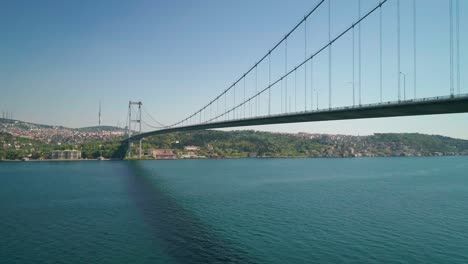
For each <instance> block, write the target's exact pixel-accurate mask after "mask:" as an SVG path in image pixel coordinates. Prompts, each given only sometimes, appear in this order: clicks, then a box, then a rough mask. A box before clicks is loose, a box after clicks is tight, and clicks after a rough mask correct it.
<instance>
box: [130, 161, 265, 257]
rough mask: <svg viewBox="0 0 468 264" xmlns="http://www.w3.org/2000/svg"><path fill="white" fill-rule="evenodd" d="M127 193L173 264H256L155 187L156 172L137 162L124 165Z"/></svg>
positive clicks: (243, 252)
mask: <svg viewBox="0 0 468 264" xmlns="http://www.w3.org/2000/svg"><path fill="white" fill-rule="evenodd" d="M127 167H128V172H127V174H128V175H127V176H128V177H127V181H128V190H129V193H130V196H131V197H132V199H133V200H134V202H135V204H136V206H137V207H138V209H139V211H140V212H141V214H142V216H143V218H144V221H145V222H146V223H147V224H148V225H149V226H150V227H151V229H152V233H153V235H154V237H155V238H156V239H157V240H158V241H160V242H161V244H160V245H159V246H162V247H163V248H162V249H163V251H164V252H165V253H166V254H168V255H169V256H170V257H171V258H172V259H174V260H175V262H177V263H258V261H255V260H254V259H252V257H251V256H250V257H249V256H248V255H247V253H246V252H245V251H243V250H241V249H239V248H238V246H237V247H236V245H235V244H234V243H232V242H229V241H227V240H226V239H223V238H222V237H220V236H219V235H218V234H216V232H214V231H212V230H210V227H209V226H207V225H205V224H203V223H202V222H201V221H200V220H199V219H197V217H195V216H194V215H193V214H191V213H190V212H189V211H188V210H186V209H184V208H182V206H181V205H179V204H178V203H177V201H176V200H174V199H173V198H172V197H170V195H169V194H168V193H165V191H164V190H162V189H160V188H158V186H157V179H150V176H156V177H157V173H154V174H153V172H152V171H148V170H145V169H144V168H143V165H142V163H141V161H129V162H128V166H127Z"/></svg>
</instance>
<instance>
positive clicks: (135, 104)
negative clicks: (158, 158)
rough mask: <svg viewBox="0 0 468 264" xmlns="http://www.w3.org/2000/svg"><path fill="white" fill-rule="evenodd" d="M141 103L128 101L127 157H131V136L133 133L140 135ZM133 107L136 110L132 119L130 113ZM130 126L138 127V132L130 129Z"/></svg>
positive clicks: (139, 154) (139, 155)
mask: <svg viewBox="0 0 468 264" xmlns="http://www.w3.org/2000/svg"><path fill="white" fill-rule="evenodd" d="M142 105H143V104H142V102H141V101H138V102H133V101H128V127H127V129H128V131H127V135H128V151H127V155H128V157H131V156H132V153H131V151H132V148H131V144H132V142H131V140H130V138H131V137H132V136H133V135H132V134H133V133H134V132H135V133H138V134H141V106H142ZM134 107H137V109H136V116H135V117H134V118H133V119H132V112H133V110H134V109H133V108H134ZM132 124H136V126H138V131H136V128H135V129H132ZM138 157H139V158H141V139H140V140H139V153H138Z"/></svg>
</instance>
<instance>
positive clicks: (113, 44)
mask: <svg viewBox="0 0 468 264" xmlns="http://www.w3.org/2000/svg"><path fill="white" fill-rule="evenodd" d="M317 2H318V1H305V0H304V1H303V0H301V1H297V2H295V3H294V4H291V3H289V2H287V1H266V0H261V1H254V2H252V1H237V2H220V1H215V0H209V1H203V2H195V3H194V2H192V1H188V0H177V1H141V2H132V1H110V0H104V1H80V2H72V1H68V2H67V1H53V0H46V1H40V2H36V1H24V2H18V1H7V2H6V4H5V5H4V7H3V8H2V11H0V14H1V16H0V32H2V33H0V34H2V39H4V40H6V41H4V42H2V43H0V57H2V61H1V62H0V80H1V82H2V84H1V86H2V88H1V95H0V111H2V117H3V116H5V115H4V114H3V113H6V112H8V113H9V114H11V113H13V119H18V120H22V121H26V122H33V123H39V124H48V125H60V126H66V127H71V128H77V127H88V126H97V125H98V123H99V122H100V121H102V124H103V125H111V126H120V127H123V126H125V124H126V118H127V115H126V111H127V107H128V101H129V100H132V101H137V100H141V101H142V102H143V105H144V106H145V108H146V109H147V111H148V112H150V113H151V115H152V116H154V117H156V118H157V119H158V120H160V121H161V122H162V123H173V122H176V121H178V120H180V119H182V118H183V117H185V116H186V115H188V114H190V113H193V112H194V111H195V110H197V109H198V108H200V107H201V106H203V105H204V104H206V103H207V102H208V101H209V100H212V99H213V97H214V96H215V95H217V94H219V93H220V92H221V91H222V90H224V89H225V88H226V87H227V86H229V85H230V84H232V82H233V81H234V80H235V79H237V78H238V77H239V76H241V75H242V73H243V72H245V70H246V69H247V68H249V67H250V66H252V65H253V63H255V62H256V61H257V60H258V59H259V57H260V56H261V55H263V54H264V53H265V52H267V50H268V49H270V48H271V46H272V45H273V43H276V42H277V41H278V40H279V39H280V38H281V37H282V36H284V34H285V33H286V32H287V31H289V29H290V28H291V27H292V26H293V25H294V24H295V23H297V22H298V21H299V20H300V19H301V18H302V17H303V16H304V15H305V14H306V13H307V12H308V11H309V10H310V9H311V8H312V7H313V6H314V5H315V4H316V3H317ZM334 2H335V3H336V4H335V5H336V6H337V8H336V9H337V14H336V15H335V17H336V19H335V20H336V22H335V24H336V25H337V28H341V27H339V26H341V24H346V23H348V22H347V20H346V19H347V15H346V12H347V11H348V9H350V8H353V4H354V2H353V3H351V1H339V0H335V1H334ZM388 2H389V3H388V5H389V6H388V9H387V10H388V11H385V13H384V27H385V28H386V29H388V30H389V31H391V29H392V27H393V24H392V23H393V22H392V17H391V15H392V14H393V13H394V8H395V6H394V4H395V2H396V1H388ZM409 2H411V1H408V2H405V1H401V3H402V5H408V6H410V3H409ZM417 2H418V5H419V6H420V10H421V11H420V12H419V16H418V23H420V24H423V23H430V22H431V20H432V19H433V17H432V16H431V14H435V13H442V15H441V18H440V19H441V20H442V21H443V22H444V23H445V20H444V19H447V12H448V11H447V12H446V10H448V6H447V3H448V1H443V0H431V1H424V4H423V2H422V1H417ZM376 3H378V0H362V10H368V9H369V8H370V7H372V6H374V5H375V4H376ZM460 8H461V10H463V11H464V10H467V9H468V2H466V1H460ZM402 10H403V11H402V24H403V29H404V30H406V31H404V32H403V37H404V38H410V37H409V33H408V32H410V31H411V24H410V14H409V13H410V12H409V11H405V10H406V9H405V8H403V9H402ZM441 10H442V11H441ZM392 12H393V13H392ZM465 13H466V12H465ZM462 14H463V12H462ZM444 15H445V17H444ZM321 19H322V17H319V18H318V19H317V21H315V24H314V25H315V27H312V26H311V28H310V29H309V30H310V32H311V34H316V35H315V36H319V34H320V33H323V32H324V31H326V26H327V25H326V24H324V22H323V21H325V19H323V21H322V20H321ZM371 19H374V18H371ZM460 19H461V20H460V25H461V29H460V31H461V32H467V31H468V30H467V26H468V18H467V17H466V16H462V17H461V18H460ZM438 22H440V21H434V25H436V24H437V25H439V24H441V23H438ZM340 23H341V24H340ZM442 24H443V23H442ZM443 25H444V26H437V27H434V30H433V31H431V32H426V31H421V32H420V33H419V34H418V42H419V43H421V44H420V45H419V47H420V49H421V51H420V56H419V57H418V60H419V61H420V65H421V66H420V67H421V69H420V74H419V75H418V76H421V77H420V79H418V83H419V87H421V88H419V89H420V91H421V94H422V95H421V96H435V95H440V94H438V93H437V90H436V89H438V88H439V87H446V90H447V91H448V89H449V86H448V78H447V75H448V67H447V66H448V63H447V61H448V59H447V58H448V56H447V54H446V53H447V52H448V49H446V48H445V46H446V45H447V44H448V40H447V38H446V36H447V35H448V28H447V27H446V25H445V24H443ZM447 25H448V24H447ZM314 30H315V31H314ZM366 30H367V31H366ZM322 31H323V32H322ZM315 32H317V33H315ZM338 32H339V29H336V28H335V30H334V32H333V33H335V34H336V33H338ZM366 32H367V33H366ZM372 32H373V31H372V28H365V31H364V33H365V34H367V36H369V35H372V34H374V33H372ZM386 37H388V39H386V40H388V41H386V43H387V42H391V41H390V39H391V36H386ZM460 37H461V46H462V47H463V46H468V36H467V35H466V34H461V36H460ZM431 38H432V39H431ZM439 39H440V41H438V40H439ZM435 40H436V41H435ZM376 41H377V40H376ZM376 41H375V43H376ZM375 43H374V42H373V41H371V42H370V43H366V44H365V45H366V46H364V50H369V51H372V49H373V48H375V46H374V45H375ZM290 45H291V55H290V56H292V57H294V56H295V55H296V54H295V53H298V54H299V53H301V52H303V51H301V50H299V48H294V47H295V46H294V45H295V44H294V42H293V41H291V43H290ZM310 45H311V49H313V47H314V46H313V45H314V43H313V42H311V44H310ZM388 45H390V44H388ZM437 45H439V46H441V47H444V48H443V49H442V48H441V49H440V52H439V53H435V54H431V58H427V57H424V55H425V54H426V53H425V52H429V51H432V50H430V48H431V47H434V46H437ZM366 48H367V49H366ZM392 51H393V50H392V49H391V47H388V50H386V52H385V55H384V59H385V60H386V61H390V62H391V63H393V61H392V58H391V52H392ZM410 51H411V47H406V46H405V47H404V50H403V55H404V56H403V59H402V60H403V64H404V65H405V66H404V68H403V69H402V70H403V71H404V72H407V73H408V78H409V80H412V79H411V78H413V76H412V75H413V74H412V72H411V69H412V68H411V67H412V66H411V65H410V63H409V62H410V59H409V57H410V55H411V52H410ZM344 52H345V50H344V51H341V50H340V49H339V47H338V48H337V51H336V54H339V55H341V54H342V53H343V54H344ZM342 56H349V54H347V55H342ZM373 56H375V54H373V53H372V54H371V52H369V54H367V53H366V52H364V54H363V61H364V62H366V63H367V64H365V65H364V69H365V70H367V72H370V73H369V74H367V75H366V77H367V79H365V82H366V83H363V85H364V84H365V88H366V89H370V88H369V87H371V88H373V87H375V84H376V81H377V78H376V77H375V76H374V74H375V73H374V72H371V70H372V67H373V63H374V62H373ZM411 56H412V55H411ZM461 58H462V59H461V71H462V72H466V62H467V61H468V54H466V53H462V54H461ZM292 63H293V62H291V65H289V67H292V66H293V64H292ZM319 65H320V64H319ZM392 65H393V64H390V66H388V67H392ZM322 68H325V69H324V70H323V71H326V70H327V69H326V67H322ZM275 70H276V71H279V70H278V69H275ZM336 71H337V73H336V75H335V76H336V77H335V79H334V84H335V86H337V89H344V88H343V87H345V88H346V87H347V86H349V85H348V84H347V83H348V82H349V81H350V77H349V75H346V74H347V73H346V72H345V70H344V66H342V65H338V66H337V70H336ZM435 73H437V74H435ZM321 74H323V72H322V69H321V68H320V67H318V69H317V76H319V77H320V76H321ZM391 78H392V76H388V80H389V81H388V82H386V86H387V87H386V88H387V89H393V88H392V87H393V86H394V83H393V82H391V80H392V79H391ZM405 78H406V77H405ZM322 79H323V80H322ZM325 79H326V77H321V79H320V78H319V80H317V85H318V86H320V85H322V84H324V83H325ZM467 79H468V76H466V75H462V76H461V84H462V85H461V92H462V93H467V92H468V90H467V89H466V84H467V82H468V80H467ZM408 83H410V82H408ZM411 83H412V81H411ZM409 89H412V87H411V86H409ZM424 89H426V91H424ZM338 91H341V90H338ZM387 94H388V93H387ZM338 96H339V95H338ZM374 96H375V92H372V93H370V95H369V96H368V97H364V100H367V101H365V103H370V102H373V101H372V100H373V99H374ZM320 99H321V101H320V102H321V103H322V101H323V102H324V101H326V100H327V99H326V98H324V97H321V98H320ZM386 99H388V100H394V99H395V98H393V97H388V98H386ZM344 100H345V96H344V95H343V96H342V97H338V100H337V101H339V102H341V101H344ZM144 118H145V117H144ZM146 119H147V120H148V121H149V122H150V119H149V118H148V117H147V116H146ZM150 129H151V128H150V127H145V128H144V130H145V131H148V130H150ZM240 129H255V130H263V131H273V132H308V133H327V134H347V135H368V134H373V133H383V132H398V133H400V132H419V133H425V134H441V135H446V136H451V137H456V138H463V139H468V114H451V115H437V116H417V117H395V118H381V119H367V120H347V121H328V122H316V123H298V124H287V125H269V126H255V127H244V128H240Z"/></svg>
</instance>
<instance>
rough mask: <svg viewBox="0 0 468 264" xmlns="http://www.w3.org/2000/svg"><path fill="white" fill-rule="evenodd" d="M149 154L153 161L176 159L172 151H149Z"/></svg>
mask: <svg viewBox="0 0 468 264" xmlns="http://www.w3.org/2000/svg"><path fill="white" fill-rule="evenodd" d="M149 153H150V154H151V155H152V156H153V157H154V158H155V159H176V158H177V156H176V155H175V154H174V150H173V149H150V150H149Z"/></svg>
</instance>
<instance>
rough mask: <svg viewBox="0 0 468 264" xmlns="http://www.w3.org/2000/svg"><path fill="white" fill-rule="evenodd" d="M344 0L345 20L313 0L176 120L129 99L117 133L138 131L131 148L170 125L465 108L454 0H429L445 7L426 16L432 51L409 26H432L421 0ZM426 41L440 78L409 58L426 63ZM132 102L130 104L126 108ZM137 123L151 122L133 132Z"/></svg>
mask: <svg viewBox="0 0 468 264" xmlns="http://www.w3.org/2000/svg"><path fill="white" fill-rule="evenodd" d="M348 2H349V3H351V2H352V5H353V8H354V7H355V9H354V10H347V13H348V16H346V17H347V21H348V22H347V23H345V22H343V20H346V19H343V18H342V15H341V13H339V12H338V11H336V15H334V14H335V10H337V9H339V8H340V5H341V4H342V3H343V2H342V1H339V0H319V1H317V3H316V4H315V6H313V8H312V9H311V10H310V12H308V13H307V14H306V15H305V16H304V17H303V18H301V19H300V20H299V22H298V23H297V24H296V25H295V26H293V27H292V29H291V30H290V31H289V32H287V33H286V34H285V35H284V36H283V37H282V38H281V39H280V40H279V41H278V42H277V43H275V44H274V45H273V46H272V48H271V49H269V50H268V51H267V52H266V53H265V54H264V55H263V56H261V57H260V59H259V60H258V61H256V62H255V63H254V64H253V65H252V66H251V67H250V68H248V69H247V71H245V72H244V73H243V74H241V75H240V77H239V78H237V79H236V80H235V81H234V82H233V83H232V84H231V85H229V86H228V87H227V88H225V89H224V90H223V91H222V92H221V93H219V94H218V95H216V96H214V97H213V99H212V100H210V101H209V102H208V103H207V104H205V105H204V106H203V107H200V108H199V109H198V110H197V111H195V112H193V113H192V114H190V115H188V116H186V117H185V118H183V119H181V120H180V121H178V122H175V123H173V124H169V125H165V124H162V123H161V122H159V121H158V120H156V119H155V118H153V116H151V115H150V114H149V113H148V112H146V111H145V112H146V113H147V114H148V115H149V117H150V120H151V121H152V122H153V123H154V124H149V123H148V122H147V121H145V120H143V119H142V112H141V110H142V103H141V102H130V103H129V106H128V107H129V110H128V119H127V121H128V126H127V127H128V135H129V137H128V139H127V140H126V141H128V143H129V144H130V142H131V141H138V140H139V141H140V153H141V139H143V138H145V137H148V136H152V135H157V134H164V133H171V132H179V131H191V130H202V129H213V128H228V127H243V126H254V125H268V124H284V123H298V122H314V121H328V120H345V119H363V118H379V117H396V116H417V115H434V114H450V113H466V112H468V94H466V93H463V89H462V88H461V77H462V75H461V70H460V67H461V61H463V59H462V58H463V56H462V55H461V54H462V53H461V51H460V47H461V46H462V47H463V45H460V39H461V38H460V32H468V31H467V30H466V29H462V30H460V24H461V25H462V26H463V25H465V26H466V24H468V23H460V18H461V17H462V18H464V17H463V16H461V14H460V13H462V12H460V10H464V9H462V8H461V7H460V2H463V1H460V0H448V1H447V0H440V1H439V3H438V5H440V7H441V10H437V12H439V11H440V12H444V11H443V10H444V9H445V10H446V11H445V15H444V16H441V17H440V19H439V20H437V18H434V20H436V21H435V22H434V23H437V25H439V26H440V28H441V29H442V31H443V32H446V33H448V34H445V35H446V38H444V40H441V39H440V38H441V37H440V35H439V36H437V39H435V41H436V42H437V41H438V42H442V41H443V42H444V43H445V42H446V43H447V45H446V46H447V47H446V51H447V52H445V48H444V47H441V46H440V45H435V47H434V50H433V51H431V50H428V48H427V47H425V49H424V50H423V51H419V50H420V49H421V46H427V44H428V43H418V41H419V40H420V39H422V37H418V32H425V31H427V30H431V28H430V27H431V26H433V25H427V22H426V21H423V22H424V23H420V22H419V20H418V18H419V17H422V16H423V15H428V14H423V13H424V12H430V9H429V8H425V5H426V1H421V0H408V1H401V0H381V1H366V2H365V3H366V5H364V4H363V3H364V1H363V0H354V1H347V3H348ZM349 3H348V4H349ZM463 4H465V3H463ZM338 13H339V14H340V15H338ZM462 15H463V14H462ZM338 16H341V18H340V21H339V23H338V20H337V18H338ZM383 18H385V19H383ZM402 24H403V26H402ZM324 26H325V30H324ZM363 28H364V30H363ZM424 41H427V39H425V40H424ZM288 43H289V47H288ZM369 43H371V44H372V45H371V46H370V44H369ZM363 47H364V49H365V51H363ZM465 47H466V46H465ZM441 50H442V51H441ZM434 51H437V52H438V53H440V54H443V55H444V56H445V57H444V59H443V60H442V61H443V62H444V63H440V61H437V62H433V63H434V67H436V66H438V65H439V64H443V67H445V66H446V68H447V76H446V77H445V76H443V77H442V75H443V74H440V75H441V77H440V78H441V79H443V80H444V82H443V83H444V85H441V86H440V87H436V85H432V84H431V83H430V81H428V79H430V78H429V77H430V76H428V75H427V72H423V74H419V75H418V73H420V72H421V71H420V70H419V69H420V67H418V66H419V65H420V64H418V62H419V61H422V58H424V61H422V62H420V63H423V64H426V65H424V66H425V68H427V67H428V65H427V64H429V66H431V64H430V63H431V62H428V60H427V59H426V57H427V56H428V55H430V54H431V53H433V52H434ZM364 60H365V61H364ZM369 61H370V62H369ZM465 61H466V60H465ZM366 62H367V65H366V66H365V63H366ZM445 62H446V63H445ZM369 64H370V66H369ZM334 74H335V75H336V76H335V78H333V75H334ZM434 74H436V73H435V72H434ZM407 77H408V79H409V80H408V85H407ZM337 79H338V81H337ZM343 80H346V81H343ZM410 81H411V83H410ZM420 83H422V84H420ZM345 84H346V85H345ZM407 86H408V88H407ZM384 88H385V89H384ZM418 95H419V96H418ZM135 106H136V107H138V111H137V112H136V113H134V112H133V110H132V109H133V107H135ZM132 113H133V119H132ZM132 124H135V126H138V127H135V126H132ZM142 124H144V125H146V126H147V127H150V128H151V131H149V132H144V133H142V130H141V126H142ZM136 131H138V132H136Z"/></svg>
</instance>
